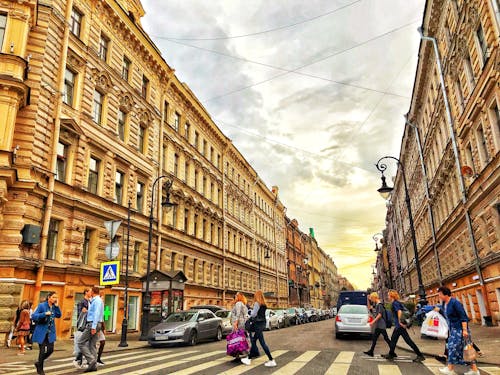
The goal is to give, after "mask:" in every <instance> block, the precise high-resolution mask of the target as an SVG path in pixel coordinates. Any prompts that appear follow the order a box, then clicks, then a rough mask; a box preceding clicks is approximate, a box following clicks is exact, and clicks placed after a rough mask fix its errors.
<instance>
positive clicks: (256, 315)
mask: <svg viewBox="0 0 500 375" xmlns="http://www.w3.org/2000/svg"><path fill="white" fill-rule="evenodd" d="M253 300H254V303H253V308H252V313H251V314H250V319H252V320H253V327H254V333H253V335H252V336H251V343H252V347H251V348H250V355H249V356H248V358H244V359H242V360H241V362H243V363H244V364H245V365H250V363H251V358H256V357H258V356H259V349H258V348H257V340H259V343H260V346H261V347H262V349H263V350H264V352H265V353H266V355H267V358H268V361H267V362H266V363H265V364H264V366H266V367H275V366H276V361H275V360H274V358H273V356H272V355H271V351H270V350H269V347H268V346H267V344H266V341H265V340H264V329H265V328H266V310H267V304H266V300H265V299H264V294H263V293H262V290H257V291H256V292H255V295H254V297H253Z"/></svg>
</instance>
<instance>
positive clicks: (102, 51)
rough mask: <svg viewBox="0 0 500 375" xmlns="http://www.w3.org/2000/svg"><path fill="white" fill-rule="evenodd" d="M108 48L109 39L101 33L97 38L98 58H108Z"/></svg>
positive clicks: (105, 59) (104, 59)
mask: <svg viewBox="0 0 500 375" xmlns="http://www.w3.org/2000/svg"><path fill="white" fill-rule="evenodd" d="M108 49H109V39H108V38H107V37H106V36H105V35H103V34H101V38H100V39H99V52H98V55H99V58H100V59H101V60H103V61H107V60H108Z"/></svg>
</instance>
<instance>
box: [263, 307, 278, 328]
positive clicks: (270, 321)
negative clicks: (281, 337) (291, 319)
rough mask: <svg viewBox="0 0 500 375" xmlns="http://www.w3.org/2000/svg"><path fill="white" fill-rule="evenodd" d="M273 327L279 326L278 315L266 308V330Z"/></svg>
mask: <svg viewBox="0 0 500 375" xmlns="http://www.w3.org/2000/svg"><path fill="white" fill-rule="evenodd" d="M273 328H280V323H279V318H278V315H276V313H275V312H274V310H270V309H267V310H266V330H268V331H270V330H272V329H273Z"/></svg>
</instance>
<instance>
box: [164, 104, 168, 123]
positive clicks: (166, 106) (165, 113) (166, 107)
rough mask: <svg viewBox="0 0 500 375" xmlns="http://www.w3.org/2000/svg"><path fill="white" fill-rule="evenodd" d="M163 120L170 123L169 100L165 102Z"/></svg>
mask: <svg viewBox="0 0 500 375" xmlns="http://www.w3.org/2000/svg"><path fill="white" fill-rule="evenodd" d="M163 122H164V123H165V124H168V102H167V101H165V102H164V103H163Z"/></svg>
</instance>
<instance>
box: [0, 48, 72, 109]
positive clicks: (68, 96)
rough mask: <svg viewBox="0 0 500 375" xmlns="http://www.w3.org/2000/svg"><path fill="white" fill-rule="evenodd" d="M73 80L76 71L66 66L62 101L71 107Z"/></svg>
mask: <svg viewBox="0 0 500 375" xmlns="http://www.w3.org/2000/svg"><path fill="white" fill-rule="evenodd" d="M0 45H1V44H0ZM75 82H76V73H75V72H73V71H72V70H71V69H69V68H67V67H66V70H65V72H64V91H63V102H64V104H67V105H69V106H71V107H73V103H74V97H75Z"/></svg>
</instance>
